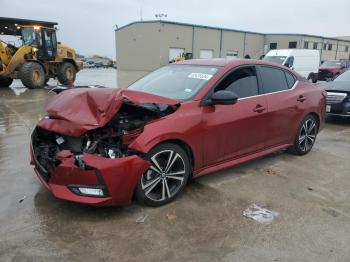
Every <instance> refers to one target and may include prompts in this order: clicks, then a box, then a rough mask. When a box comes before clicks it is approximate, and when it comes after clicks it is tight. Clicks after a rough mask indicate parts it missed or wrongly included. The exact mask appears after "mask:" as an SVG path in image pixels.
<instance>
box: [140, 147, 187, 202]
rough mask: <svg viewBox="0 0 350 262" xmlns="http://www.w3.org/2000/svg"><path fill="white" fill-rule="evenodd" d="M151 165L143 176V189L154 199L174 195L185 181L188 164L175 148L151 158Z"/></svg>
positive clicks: (160, 199) (147, 195) (159, 199)
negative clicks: (186, 164)
mask: <svg viewBox="0 0 350 262" xmlns="http://www.w3.org/2000/svg"><path fill="white" fill-rule="evenodd" d="M150 163H151V166H150V168H149V169H148V170H147V171H146V172H145V173H144V174H143V176H142V178H141V189H142V190H143V192H144V194H145V196H146V197H147V198H149V199H150V200H152V201H156V202H157V201H164V200H167V199H169V198H172V197H174V196H175V195H176V194H177V193H178V191H179V190H180V189H181V187H182V185H183V183H184V182H185V176H186V166H185V161H184V159H183V158H182V157H181V155H180V154H179V153H177V152H175V151H174V150H163V151H160V152H158V153H156V154H154V155H153V156H152V157H151V158H150Z"/></svg>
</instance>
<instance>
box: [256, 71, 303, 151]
mask: <svg viewBox="0 0 350 262" xmlns="http://www.w3.org/2000/svg"><path fill="white" fill-rule="evenodd" d="M258 72H259V75H260V78H261V83H262V87H263V92H264V94H265V97H266V100H267V107H268V113H267V119H268V120H267V121H266V123H265V124H266V125H267V137H266V146H267V147H273V146H277V145H282V144H288V143H290V142H291V139H293V138H294V136H295V134H296V130H297V127H298V125H299V123H300V118H301V117H302V115H303V111H304V108H303V107H304V106H303V104H304V102H305V101H306V99H307V97H306V95H305V94H304V92H303V90H302V89H301V88H298V87H297V83H298V81H297V79H296V77H295V76H294V75H293V74H291V73H290V72H288V71H286V70H283V69H280V68H277V67H272V66H259V67H258Z"/></svg>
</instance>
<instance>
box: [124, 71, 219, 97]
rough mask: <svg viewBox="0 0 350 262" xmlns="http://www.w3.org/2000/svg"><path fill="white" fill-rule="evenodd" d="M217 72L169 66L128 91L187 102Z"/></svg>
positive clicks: (150, 75) (139, 81)
mask: <svg viewBox="0 0 350 262" xmlns="http://www.w3.org/2000/svg"><path fill="white" fill-rule="evenodd" d="M218 71H219V67H213V66H195V65H171V66H165V67H162V68H159V69H157V70H156V71H154V72H152V73H150V74H149V75H147V76H145V77H143V78H141V79H140V80H138V81H136V82H135V83H133V84H132V85H131V86H129V89H132V90H137V91H142V92H145V93H151V94H154V95H159V96H163V97H167V98H172V99H176V100H189V99H191V98H192V97H194V96H195V95H196V94H197V93H198V91H199V90H201V88H202V87H203V86H204V85H205V84H206V83H207V82H208V81H209V80H210V79H211V78H212V77H213V76H214V75H215V74H216V73H217V72H218Z"/></svg>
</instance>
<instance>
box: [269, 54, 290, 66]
mask: <svg viewBox="0 0 350 262" xmlns="http://www.w3.org/2000/svg"><path fill="white" fill-rule="evenodd" d="M286 58H287V57H286V56H265V57H264V59H263V60H264V61H268V62H271V63H275V64H279V65H282V64H283V62H284V61H285V60H286Z"/></svg>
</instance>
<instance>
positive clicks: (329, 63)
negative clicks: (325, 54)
mask: <svg viewBox="0 0 350 262" xmlns="http://www.w3.org/2000/svg"><path fill="white" fill-rule="evenodd" d="M341 65H342V62H340V61H325V62H323V64H322V65H321V66H327V67H341Z"/></svg>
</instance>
